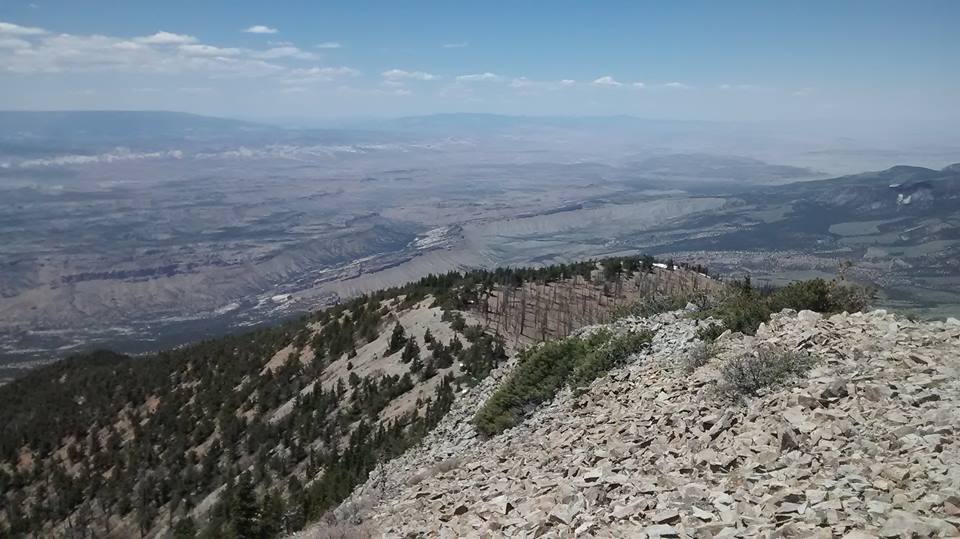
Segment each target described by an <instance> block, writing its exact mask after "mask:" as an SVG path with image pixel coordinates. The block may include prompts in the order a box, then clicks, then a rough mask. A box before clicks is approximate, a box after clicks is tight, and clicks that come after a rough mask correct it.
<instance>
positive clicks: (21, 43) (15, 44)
mask: <svg viewBox="0 0 960 539" xmlns="http://www.w3.org/2000/svg"><path fill="white" fill-rule="evenodd" d="M28 48H30V42H29V41H26V40H24V39H20V38H18V37H0V49H28Z"/></svg>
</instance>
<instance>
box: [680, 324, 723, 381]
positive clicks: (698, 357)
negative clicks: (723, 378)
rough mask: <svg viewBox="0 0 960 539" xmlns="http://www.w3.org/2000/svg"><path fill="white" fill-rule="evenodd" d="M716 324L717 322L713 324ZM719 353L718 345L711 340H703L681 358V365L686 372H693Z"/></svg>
mask: <svg viewBox="0 0 960 539" xmlns="http://www.w3.org/2000/svg"><path fill="white" fill-rule="evenodd" d="M713 325H716V324H713ZM715 355H717V347H716V345H714V344H713V343H710V342H701V343H698V344H697V345H696V346H694V347H693V349H692V350H690V352H689V353H688V354H687V355H686V356H685V357H684V358H683V359H681V360H680V367H681V368H682V370H683V372H685V373H688V374H689V373H692V372H693V371H695V370H697V369H699V368H700V367H702V366H704V365H706V364H707V362H708V361H710V359H711V358H712V357H713V356H715Z"/></svg>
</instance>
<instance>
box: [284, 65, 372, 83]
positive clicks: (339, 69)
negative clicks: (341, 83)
mask: <svg viewBox="0 0 960 539" xmlns="http://www.w3.org/2000/svg"><path fill="white" fill-rule="evenodd" d="M359 74H360V72H359V71H357V70H356V69H353V68H352V67H346V66H336V67H309V68H301V69H293V70H291V71H290V73H289V74H288V76H287V78H286V82H287V83H288V84H306V83H310V82H330V81H334V80H337V79H343V78H347V77H356V76H357V75H359Z"/></svg>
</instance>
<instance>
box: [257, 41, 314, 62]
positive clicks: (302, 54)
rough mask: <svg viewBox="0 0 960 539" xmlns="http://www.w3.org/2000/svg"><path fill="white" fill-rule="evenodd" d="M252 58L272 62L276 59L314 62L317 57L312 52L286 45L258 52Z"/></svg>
mask: <svg viewBox="0 0 960 539" xmlns="http://www.w3.org/2000/svg"><path fill="white" fill-rule="evenodd" d="M254 58H260V59H262V60H274V59H276V58H296V59H298V60H314V59H316V58H317V55H316V54H313V53H312V52H306V51H302V50H300V49H299V48H297V47H293V46H290V45H287V46H283V47H273V48H271V49H267V50H265V51H263V52H258V53H256V54H254Z"/></svg>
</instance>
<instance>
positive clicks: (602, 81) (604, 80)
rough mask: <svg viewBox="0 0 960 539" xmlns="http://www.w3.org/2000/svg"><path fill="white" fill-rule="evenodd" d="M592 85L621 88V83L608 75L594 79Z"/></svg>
mask: <svg viewBox="0 0 960 539" xmlns="http://www.w3.org/2000/svg"><path fill="white" fill-rule="evenodd" d="M593 85H594V86H608V87H615V86H623V83H621V82H617V79H615V78H613V77H611V76H610V75H604V76H602V77H600V78H599V79H595V80H594V81H593Z"/></svg>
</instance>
